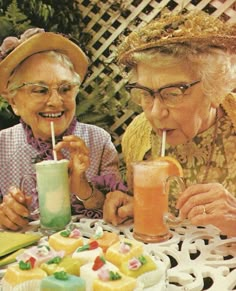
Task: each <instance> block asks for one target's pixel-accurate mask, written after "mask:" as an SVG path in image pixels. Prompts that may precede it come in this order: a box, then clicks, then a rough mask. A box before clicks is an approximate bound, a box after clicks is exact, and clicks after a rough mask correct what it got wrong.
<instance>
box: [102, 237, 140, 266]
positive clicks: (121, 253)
mask: <svg viewBox="0 0 236 291" xmlns="http://www.w3.org/2000/svg"><path fill="white" fill-rule="evenodd" d="M142 253H143V244H142V243H141V242H138V241H135V240H130V239H125V238H124V239H122V240H121V241H118V242H117V243H115V244H113V245H112V246H110V247H109V248H108V249H107V251H106V254H105V257H106V259H107V260H108V261H110V262H111V263H113V264H114V265H116V266H118V267H120V265H121V263H122V262H123V261H127V260H128V259H131V258H133V257H138V256H141V255H142Z"/></svg>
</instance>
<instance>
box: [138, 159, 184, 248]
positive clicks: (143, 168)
mask: <svg viewBox="0 0 236 291" xmlns="http://www.w3.org/2000/svg"><path fill="white" fill-rule="evenodd" d="M132 166H133V192H134V230H133V236H134V238H135V239H137V240H140V241H143V242H147V243H155V242H161V241H166V240H168V239H169V238H170V237H171V233H170V231H169V224H170V223H171V224H179V223H181V221H182V220H181V219H180V218H179V217H175V216H174V215H173V214H171V213H169V212H168V194H169V186H170V183H172V182H173V181H175V182H176V183H177V184H178V185H179V187H180V189H181V191H183V190H184V189H185V183H184V181H183V179H182V178H181V177H179V176H172V175H171V171H170V163H169V162H168V161H165V160H164V159H163V160H153V161H141V162H136V163H133V164H132Z"/></svg>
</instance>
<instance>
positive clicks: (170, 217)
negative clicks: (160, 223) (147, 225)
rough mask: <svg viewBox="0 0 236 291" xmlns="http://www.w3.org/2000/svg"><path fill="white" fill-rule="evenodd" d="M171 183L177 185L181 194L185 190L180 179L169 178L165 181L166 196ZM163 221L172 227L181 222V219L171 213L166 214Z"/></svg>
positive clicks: (182, 180) (183, 183)
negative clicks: (173, 182)
mask: <svg viewBox="0 0 236 291" xmlns="http://www.w3.org/2000/svg"><path fill="white" fill-rule="evenodd" d="M172 181H175V182H176V183H177V184H178V185H179V187H180V189H181V192H183V191H184V190H185V189H186V185H185V182H184V179H183V178H182V177H179V176H169V177H168V178H167V179H166V181H165V193H167V195H169V188H170V183H171V182H172ZM164 221H165V223H171V224H172V225H179V224H181V223H182V222H183V219H181V218H180V217H179V216H178V217H176V216H175V215H173V214H172V213H166V214H165V216H164Z"/></svg>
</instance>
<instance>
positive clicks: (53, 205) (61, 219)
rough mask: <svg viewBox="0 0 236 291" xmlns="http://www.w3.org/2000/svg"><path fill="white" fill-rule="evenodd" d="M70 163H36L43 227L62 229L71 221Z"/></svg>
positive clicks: (63, 161)
mask: <svg viewBox="0 0 236 291" xmlns="http://www.w3.org/2000/svg"><path fill="white" fill-rule="evenodd" d="M68 163H69V161H68V160H60V161H54V160H52V161H51V160H50V161H43V162H40V163H37V164H36V165H35V167H36V179H37V189H38V198H39V211H40V224H41V228H42V229H48V230H55V231H57V230H61V229H63V228H65V226H66V225H67V224H68V223H69V222H70V221H71V205H70V189H69V178H68Z"/></svg>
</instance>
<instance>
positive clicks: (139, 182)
mask: <svg viewBox="0 0 236 291" xmlns="http://www.w3.org/2000/svg"><path fill="white" fill-rule="evenodd" d="M134 165H135V168H134V175H135V185H136V186H144V187H155V186H156V185H157V184H160V183H162V182H164V181H165V180H166V178H167V177H168V176H169V174H168V170H169V163H167V162H165V161H143V162H141V163H136V164H134Z"/></svg>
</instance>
